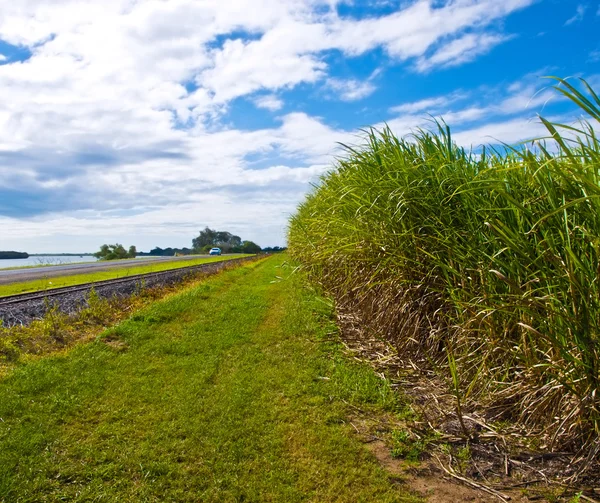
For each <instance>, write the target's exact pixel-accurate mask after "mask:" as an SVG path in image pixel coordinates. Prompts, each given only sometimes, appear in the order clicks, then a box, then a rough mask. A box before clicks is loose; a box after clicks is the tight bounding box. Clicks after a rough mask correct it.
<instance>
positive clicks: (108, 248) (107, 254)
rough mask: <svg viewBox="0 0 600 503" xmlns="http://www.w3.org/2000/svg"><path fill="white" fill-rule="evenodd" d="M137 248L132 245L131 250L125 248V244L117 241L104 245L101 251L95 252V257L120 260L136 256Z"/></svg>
mask: <svg viewBox="0 0 600 503" xmlns="http://www.w3.org/2000/svg"><path fill="white" fill-rule="evenodd" d="M136 254H137V250H136V248H135V246H130V247H129V251H127V250H125V248H124V247H123V245H121V244H119V243H116V244H114V245H106V244H104V245H102V246H101V247H100V251H97V252H96V253H94V257H96V258H98V259H100V260H120V259H125V258H135V256H136Z"/></svg>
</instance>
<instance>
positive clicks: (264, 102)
mask: <svg viewBox="0 0 600 503" xmlns="http://www.w3.org/2000/svg"><path fill="white" fill-rule="evenodd" d="M254 104H255V105H256V106H257V107H258V108H266V109H267V110H271V111H272V112H274V111H276V110H280V109H281V108H282V107H283V100H281V99H279V98H278V97H277V96H276V95H274V94H268V95H266V96H258V97H256V98H255V99H254Z"/></svg>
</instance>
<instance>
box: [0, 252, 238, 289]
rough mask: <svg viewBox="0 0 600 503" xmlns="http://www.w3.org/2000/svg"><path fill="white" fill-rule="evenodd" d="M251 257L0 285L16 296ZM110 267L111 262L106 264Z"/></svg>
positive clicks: (127, 267)
mask: <svg viewBox="0 0 600 503" xmlns="http://www.w3.org/2000/svg"><path fill="white" fill-rule="evenodd" d="M249 256H250V255H247V254H246V255H244V254H240V255H234V256H231V257H203V258H198V259H192V260H185V261H176V262H159V263H156V262H155V263H153V264H147V265H144V264H141V265H139V263H138V265H131V264H127V261H122V262H123V263H122V266H123V267H120V268H115V269H114V270H110V271H98V272H93V273H89V274H74V275H68V271H66V274H67V275H65V276H56V277H44V278H42V279H37V280H33V281H20V282H17V283H11V284H10V285H0V297H4V296H7V295H15V294H19V293H28V292H38V291H44V290H51V289H53V288H61V287H65V286H74V285H82V284H85V283H93V282H95V281H104V280H107V279H116V278H126V277H127V276H133V275H135V274H145V273H149V272H160V271H168V270H171V269H181V268H182V267H189V266H193V265H200V264H208V263H210V262H219V261H223V260H233V259H237V258H243V257H249ZM106 264H107V265H110V262H106Z"/></svg>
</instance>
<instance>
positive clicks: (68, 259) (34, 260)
mask: <svg viewBox="0 0 600 503" xmlns="http://www.w3.org/2000/svg"><path fill="white" fill-rule="evenodd" d="M97 260H98V259H97V258H96V257H94V256H93V255H81V256H80V255H76V256H64V255H38V256H36V257H29V258H23V259H10V258H9V259H0V269H8V268H9V267H25V266H32V265H61V264H76V263H80V262H96V261H97Z"/></svg>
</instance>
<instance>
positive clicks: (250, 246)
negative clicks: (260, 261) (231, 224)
mask: <svg viewBox="0 0 600 503" xmlns="http://www.w3.org/2000/svg"><path fill="white" fill-rule="evenodd" d="M260 252H261V248H260V246H258V245H257V244H256V243H253V242H252V241H244V242H243V243H242V253H260Z"/></svg>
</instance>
